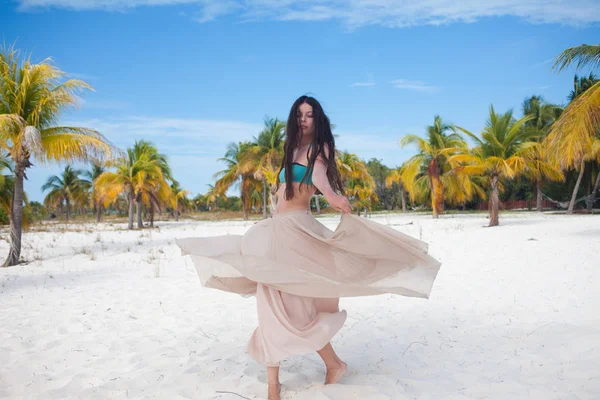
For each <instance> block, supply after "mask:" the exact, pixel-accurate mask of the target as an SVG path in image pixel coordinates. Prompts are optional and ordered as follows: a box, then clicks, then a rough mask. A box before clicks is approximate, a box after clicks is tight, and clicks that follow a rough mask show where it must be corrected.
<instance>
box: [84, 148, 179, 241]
mask: <svg viewBox="0 0 600 400" xmlns="http://www.w3.org/2000/svg"><path fill="white" fill-rule="evenodd" d="M137 144H138V143H137V142H136V145H137ZM144 147H145V146H138V147H136V146H134V147H133V148H128V149H127V155H126V156H125V157H122V158H120V159H119V160H116V161H115V162H113V163H111V164H112V165H113V166H114V167H115V168H116V171H114V172H112V171H107V172H104V173H103V174H102V175H100V176H99V177H98V179H97V180H96V187H97V190H98V193H99V197H100V198H101V199H102V202H103V205H104V207H108V206H109V205H110V204H113V203H115V202H117V201H118V199H119V198H120V197H121V196H125V198H126V199H127V203H128V207H129V217H128V229H133V211H134V203H136V202H138V201H139V203H138V204H140V205H141V202H142V201H143V200H148V198H152V201H154V202H155V203H159V205H160V202H159V201H158V199H157V198H158V197H161V199H164V197H168V196H169V195H170V187H169V186H168V184H166V182H165V179H164V175H163V172H162V169H161V166H160V163H159V162H157V160H156V158H155V157H154V156H153V154H152V152H151V151H149V152H140V150H141V149H142V148H144ZM145 148H146V149H147V148H148V147H145ZM135 150H137V151H138V152H137V154H136V151H135ZM157 193H158V195H157ZM138 207H140V206H139V205H138ZM139 209H140V208H138V210H139ZM139 218H140V219H141V216H140V217H139ZM140 225H141V224H140V220H139V219H138V227H140Z"/></svg>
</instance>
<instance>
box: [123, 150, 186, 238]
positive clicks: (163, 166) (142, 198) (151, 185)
mask: <svg viewBox="0 0 600 400" xmlns="http://www.w3.org/2000/svg"><path fill="white" fill-rule="evenodd" d="M132 151H133V156H134V158H135V159H147V161H148V162H150V163H152V164H153V165H155V166H156V167H157V168H158V169H159V170H160V174H158V175H153V176H148V177H145V178H146V182H142V181H139V182H137V191H136V197H135V202H136V211H137V225H138V229H142V228H143V227H144V225H143V222H142V205H146V206H147V207H149V208H150V210H151V221H152V225H153V222H154V209H155V208H156V209H158V210H159V211H160V209H161V206H162V205H164V204H169V203H171V204H172V205H173V206H174V205H175V199H174V198H173V197H172V195H173V193H172V191H171V188H170V186H169V184H168V183H167V180H170V181H172V182H173V183H176V182H175V180H174V179H173V174H172V172H171V167H170V166H169V163H168V162H167V157H166V156H165V155H164V154H161V153H159V152H158V149H157V148H156V146H154V144H152V143H151V142H149V141H147V140H140V141H136V142H135V144H134V146H133V149H132ZM176 213H177V212H176Z"/></svg>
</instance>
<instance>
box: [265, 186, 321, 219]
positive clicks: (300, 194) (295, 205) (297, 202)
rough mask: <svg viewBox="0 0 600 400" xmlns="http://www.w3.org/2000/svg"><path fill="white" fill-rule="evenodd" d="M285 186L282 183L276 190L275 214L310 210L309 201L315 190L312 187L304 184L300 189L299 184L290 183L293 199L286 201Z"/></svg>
mask: <svg viewBox="0 0 600 400" xmlns="http://www.w3.org/2000/svg"><path fill="white" fill-rule="evenodd" d="M285 185H287V184H286V183H282V184H281V185H280V186H279V189H278V190H277V208H276V211H275V213H276V214H279V213H283V212H286V211H296V210H310V199H311V197H312V196H313V195H314V194H315V192H316V190H317V189H316V188H315V187H314V186H313V185H306V184H302V189H300V183H298V182H292V185H294V197H293V198H292V199H291V200H286V199H285Z"/></svg>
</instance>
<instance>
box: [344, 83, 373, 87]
mask: <svg viewBox="0 0 600 400" xmlns="http://www.w3.org/2000/svg"><path fill="white" fill-rule="evenodd" d="M376 85H377V84H376V83H375V82H355V83H353V84H352V85H350V87H366V86H376Z"/></svg>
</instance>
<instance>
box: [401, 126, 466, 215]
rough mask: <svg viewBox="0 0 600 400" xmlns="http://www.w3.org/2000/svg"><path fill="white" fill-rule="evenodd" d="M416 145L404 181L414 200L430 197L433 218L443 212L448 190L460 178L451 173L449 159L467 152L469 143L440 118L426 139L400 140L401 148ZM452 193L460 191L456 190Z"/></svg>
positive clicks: (428, 132)
mask: <svg viewBox="0 0 600 400" xmlns="http://www.w3.org/2000/svg"><path fill="white" fill-rule="evenodd" d="M411 143H415V144H416V145H417V148H418V150H419V152H418V153H417V154H416V155H414V156H413V157H411V158H410V159H409V160H408V161H406V163H405V167H404V169H403V173H402V180H403V182H404V183H405V184H406V187H407V189H408V192H409V193H410V196H411V200H413V201H415V200H422V199H424V198H425V197H429V198H430V204H431V208H432V213H433V218H438V217H439V215H440V214H441V213H442V210H443V205H444V198H445V196H446V195H445V193H444V192H445V191H447V190H448V189H449V188H450V186H457V185H458V179H457V178H456V176H455V174H448V172H450V171H451V168H450V165H449V164H448V158H449V157H450V156H452V155H453V154H457V153H461V152H464V151H466V149H467V143H466V142H465V140H464V139H463V138H462V137H461V136H460V135H459V134H458V133H456V132H455V131H454V127H453V126H452V125H449V124H446V123H444V122H443V121H442V118H441V117H440V116H439V115H436V116H435V118H434V122H433V125H431V126H428V127H427V138H426V139H423V138H421V137H419V136H416V135H406V136H404V137H403V138H402V140H401V141H400V144H401V145H402V147H404V146H406V145H408V144H411ZM453 192H458V191H457V190H453Z"/></svg>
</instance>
